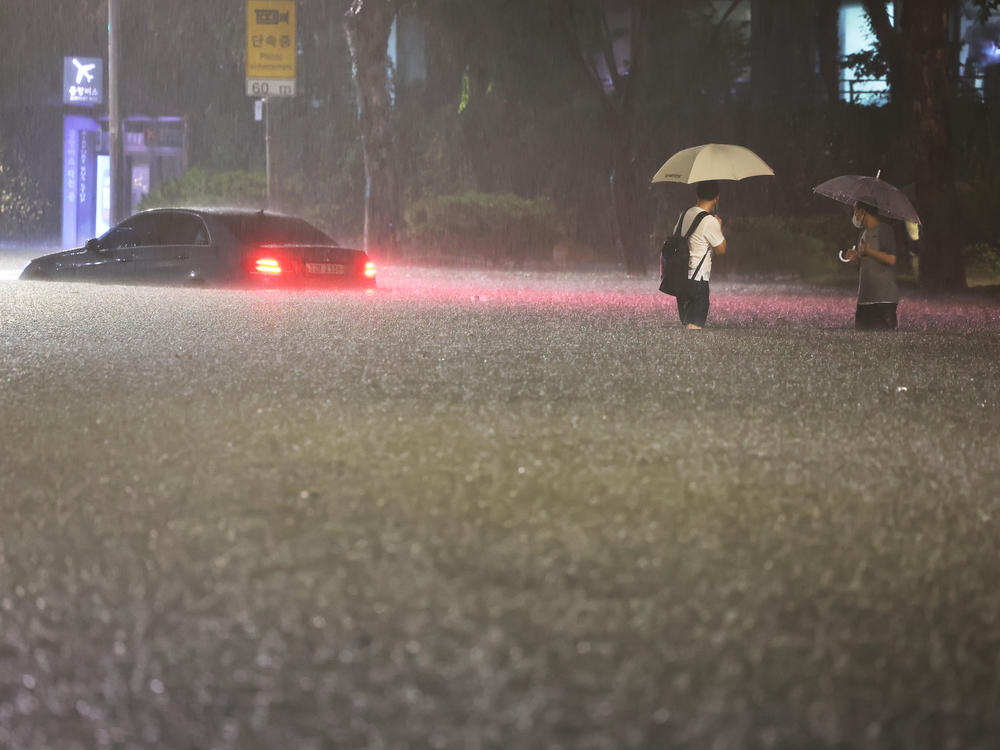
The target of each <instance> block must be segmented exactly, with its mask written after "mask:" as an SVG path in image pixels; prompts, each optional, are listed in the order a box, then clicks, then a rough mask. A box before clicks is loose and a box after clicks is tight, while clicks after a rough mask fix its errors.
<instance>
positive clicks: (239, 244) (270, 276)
mask: <svg viewBox="0 0 1000 750" xmlns="http://www.w3.org/2000/svg"><path fill="white" fill-rule="evenodd" d="M21 279H29V280H37V279H51V280H55V281H93V282H103V283H112V284H169V285H197V286H202V285H204V286H240V287H247V286H250V287H254V286H268V287H270V286H281V287H347V286H352V287H362V288H369V289H370V288H374V287H375V264H374V263H372V261H371V259H370V258H369V257H368V254H367V253H365V252H364V251H362V250H353V249H351V248H345V247H340V246H339V245H338V244H337V243H336V242H335V241H334V240H333V239H331V238H330V237H329V236H328V235H326V234H325V233H324V232H322V231H320V230H319V229H317V228H316V227H314V226H313V225H312V224H310V223H309V222H307V221H305V220H304V219H301V218H298V217H295V216H287V215H284V214H277V213H271V212H265V211H250V210H235V209H213V208H208V209H200V208H199V209H193V208H159V209H152V210H149V211H142V212H141V213H137V214H135V215H134V216H130V217H129V218H128V219H125V221H123V222H121V223H120V224H118V225H116V226H114V227H112V228H111V229H110V230H109V231H108V232H106V233H105V234H103V235H102V236H100V237H97V238H95V239H92V240H89V241H88V242H87V244H86V245H84V246H83V247H81V248H77V249H75V250H63V251H62V252H58V253H52V254H51V255H45V256H43V257H40V258H35V259H34V260H32V261H31V262H30V263H29V264H28V265H27V266H25V268H24V270H23V271H22V272H21Z"/></svg>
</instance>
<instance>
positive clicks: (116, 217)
mask: <svg viewBox="0 0 1000 750" xmlns="http://www.w3.org/2000/svg"><path fill="white" fill-rule="evenodd" d="M119 17H120V16H119V6H118V0H108V149H109V151H110V152H111V206H110V208H111V222H110V223H111V225H112V226H114V225H115V224H117V223H118V222H119V221H121V220H122V219H124V218H125V217H124V216H123V213H124V212H123V207H124V205H125V201H124V200H123V199H122V198H123V195H122V185H123V184H124V182H125V181H124V180H123V179H122V161H123V159H122V132H121V122H122V118H121V109H120V104H119V101H118V74H119V67H120V65H119V59H118V53H119V47H118V32H119Z"/></svg>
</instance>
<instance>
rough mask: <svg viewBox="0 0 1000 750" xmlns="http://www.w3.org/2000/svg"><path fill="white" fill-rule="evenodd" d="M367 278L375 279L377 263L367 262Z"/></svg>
mask: <svg viewBox="0 0 1000 750" xmlns="http://www.w3.org/2000/svg"><path fill="white" fill-rule="evenodd" d="M365 278H368V279H374V278H375V264H374V263H372V262H371V261H368V262H367V263H365Z"/></svg>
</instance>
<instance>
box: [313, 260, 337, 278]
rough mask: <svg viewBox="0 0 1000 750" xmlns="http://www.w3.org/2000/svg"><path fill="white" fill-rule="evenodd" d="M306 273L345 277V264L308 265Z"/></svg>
mask: <svg viewBox="0 0 1000 750" xmlns="http://www.w3.org/2000/svg"><path fill="white" fill-rule="evenodd" d="M306 271H308V272H309V273H325V274H335V275H337V276H343V275H344V264H343V263H306Z"/></svg>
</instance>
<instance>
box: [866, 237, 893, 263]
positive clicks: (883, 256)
mask: <svg viewBox="0 0 1000 750" xmlns="http://www.w3.org/2000/svg"><path fill="white" fill-rule="evenodd" d="M858 254H859V255H862V256H864V255H869V256H871V257H872V258H874V259H875V260H877V261H878V262H879V263H882V264H884V265H887V266H894V265H896V256H895V255H893V254H892V253H883V252H882V251H881V250H876V249H875V248H873V247H872V246H871V245H869V244H868V243H867V242H863V241H862V242H859V243H858Z"/></svg>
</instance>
